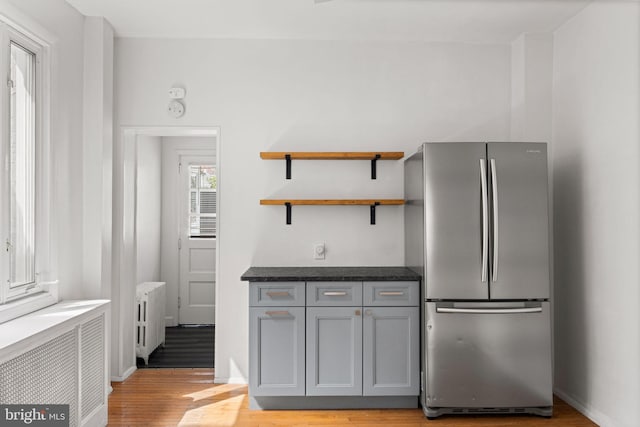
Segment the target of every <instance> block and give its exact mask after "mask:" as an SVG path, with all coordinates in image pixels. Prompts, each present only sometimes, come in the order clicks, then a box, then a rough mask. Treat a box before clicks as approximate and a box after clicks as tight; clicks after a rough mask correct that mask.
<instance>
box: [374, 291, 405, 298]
mask: <svg viewBox="0 0 640 427" xmlns="http://www.w3.org/2000/svg"><path fill="white" fill-rule="evenodd" d="M378 295H380V296H381V297H399V296H402V295H404V291H380V292H378Z"/></svg>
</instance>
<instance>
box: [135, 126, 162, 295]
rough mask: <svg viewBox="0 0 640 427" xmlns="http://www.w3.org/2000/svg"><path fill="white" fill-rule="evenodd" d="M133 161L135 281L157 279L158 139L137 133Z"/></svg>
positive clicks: (159, 214) (159, 213)
mask: <svg viewBox="0 0 640 427" xmlns="http://www.w3.org/2000/svg"><path fill="white" fill-rule="evenodd" d="M137 144H138V151H137V156H136V158H137V164H136V166H137V167H136V181H137V185H136V237H137V240H136V242H137V246H138V247H137V257H136V274H137V281H136V283H142V282H159V281H161V279H160V242H161V235H162V234H161V233H162V140H161V138H159V137H157V136H146V135H140V136H138V140H137Z"/></svg>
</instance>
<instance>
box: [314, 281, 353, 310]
mask: <svg viewBox="0 0 640 427" xmlns="http://www.w3.org/2000/svg"><path fill="white" fill-rule="evenodd" d="M307 305H308V306H361V305H362V282H307Z"/></svg>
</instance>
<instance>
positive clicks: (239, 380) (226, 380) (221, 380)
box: [213, 376, 247, 384]
mask: <svg viewBox="0 0 640 427" xmlns="http://www.w3.org/2000/svg"><path fill="white" fill-rule="evenodd" d="M213 383H214V384H247V380H246V379H245V378H243V377H218V376H214V378H213Z"/></svg>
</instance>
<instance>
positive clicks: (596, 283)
mask: <svg viewBox="0 0 640 427" xmlns="http://www.w3.org/2000/svg"><path fill="white" fill-rule="evenodd" d="M638 22H639V10H638V3H636V2H610V1H597V2H594V3H592V4H590V5H589V6H587V7H586V8H585V9H584V10H582V11H581V12H580V13H579V14H578V15H577V16H575V17H574V18H572V19H571V20H569V21H568V22H567V23H565V24H564V25H562V26H561V27H560V28H559V29H558V30H557V31H556V33H555V39H554V45H555V53H554V79H553V90H554V103H553V147H552V149H553V160H554V163H553V169H554V192H555V197H554V204H555V299H556V304H555V314H556V316H555V318H556V322H555V336H556V340H555V345H556V359H555V387H556V391H557V392H558V394H559V395H560V396H561V397H563V398H565V399H566V400H568V401H569V402H570V403H572V404H574V405H575V406H577V407H579V408H580V409H581V410H583V411H584V412H585V413H586V414H587V415H589V416H590V417H591V418H592V419H593V420H595V421H596V422H597V423H598V424H599V425H601V426H603V427H607V426H616V427H635V426H638V425H640V409H639V408H640V406H639V405H638V403H639V402H640V348H639V345H640V344H639V343H640V340H639V338H640V334H639V326H640V291H639V287H638V283H639V278H640V275H639V272H638V265H639V262H638V260H639V259H640V250H639V247H638V241H639V214H640V212H639V206H638V203H639V193H638V191H639V175H638V170H639V166H640V158H639V142H638V141H639V136H640V134H639V132H638V118H639V114H640V109H639V100H638V97H639V95H638V89H639V87H638V80H639V78H640V69H639V67H638V64H639V62H638V61H639V59H640V58H639V55H638V52H639V46H638V36H639V32H638Z"/></svg>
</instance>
